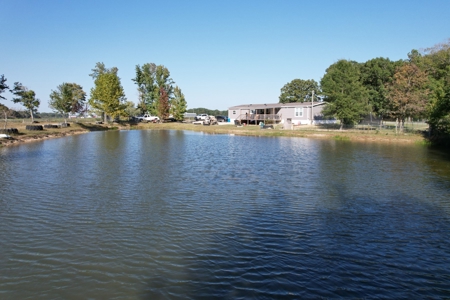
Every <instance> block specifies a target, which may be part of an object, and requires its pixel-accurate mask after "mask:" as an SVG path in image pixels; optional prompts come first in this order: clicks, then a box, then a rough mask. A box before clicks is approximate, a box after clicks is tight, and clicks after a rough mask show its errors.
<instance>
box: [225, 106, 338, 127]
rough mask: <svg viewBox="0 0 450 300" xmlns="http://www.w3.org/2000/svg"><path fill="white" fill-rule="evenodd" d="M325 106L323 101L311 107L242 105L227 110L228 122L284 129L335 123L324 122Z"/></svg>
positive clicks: (331, 121)
mask: <svg viewBox="0 0 450 300" xmlns="http://www.w3.org/2000/svg"><path fill="white" fill-rule="evenodd" d="M326 104H327V103H326V102H324V101H319V102H313V103H312V105H311V102H303V103H300V102H293V103H272V104H244V105H237V106H232V107H230V108H228V118H229V119H230V122H234V121H238V122H240V123H244V124H255V125H257V124H259V123H260V122H264V123H272V124H283V125H284V127H285V128H289V127H291V125H302V124H304V125H306V124H313V125H317V124H324V123H335V122H336V120H334V119H333V120H326V119H325V118H324V116H323V114H322V110H323V109H324V107H325V106H326ZM311 116H313V118H311Z"/></svg>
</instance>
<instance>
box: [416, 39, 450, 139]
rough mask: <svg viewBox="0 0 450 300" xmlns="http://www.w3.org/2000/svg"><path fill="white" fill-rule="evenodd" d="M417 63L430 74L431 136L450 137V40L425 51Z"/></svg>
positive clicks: (429, 117) (429, 110)
mask: <svg viewBox="0 0 450 300" xmlns="http://www.w3.org/2000/svg"><path fill="white" fill-rule="evenodd" d="M415 63H416V64H417V65H418V66H419V68H421V69H422V70H423V71H425V72H426V73H427V74H428V80H429V90H430V94H429V101H428V105H427V109H428V110H427V111H428V116H427V117H428V123H429V125H430V134H431V133H433V135H442V134H444V135H447V136H448V135H450V39H449V40H448V41H447V42H444V43H440V44H437V45H434V46H433V47H430V48H427V49H425V50H424V51H423V55H421V56H420V57H419V59H417V60H416V61H415Z"/></svg>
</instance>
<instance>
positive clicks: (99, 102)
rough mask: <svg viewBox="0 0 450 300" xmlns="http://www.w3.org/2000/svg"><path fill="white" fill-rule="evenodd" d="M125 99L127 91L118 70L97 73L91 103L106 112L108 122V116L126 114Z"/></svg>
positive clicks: (105, 116) (98, 109)
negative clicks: (125, 91)
mask: <svg viewBox="0 0 450 300" xmlns="http://www.w3.org/2000/svg"><path fill="white" fill-rule="evenodd" d="M125 100H126V98H125V93H124V91H123V87H122V85H121V83H120V78H119V76H117V72H106V73H101V74H99V75H97V77H96V79H95V87H94V88H92V89H91V98H90V99H89V104H90V105H91V107H92V108H94V109H95V110H97V111H100V112H102V113H103V114H104V120H105V122H107V116H111V117H113V118H116V117H118V116H120V115H121V114H124V110H125V108H126V104H125V103H124V102H125Z"/></svg>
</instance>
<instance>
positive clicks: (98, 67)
mask: <svg viewBox="0 0 450 300" xmlns="http://www.w3.org/2000/svg"><path fill="white" fill-rule="evenodd" d="M91 71H92V74H89V76H91V77H92V78H93V79H94V80H95V79H97V77H98V76H99V75H101V74H105V73H113V74H116V75H117V72H118V71H119V69H117V68H116V67H112V68H110V69H108V68H106V67H105V64H104V63H102V62H98V63H96V64H95V67H94V68H93V69H92V70H91Z"/></svg>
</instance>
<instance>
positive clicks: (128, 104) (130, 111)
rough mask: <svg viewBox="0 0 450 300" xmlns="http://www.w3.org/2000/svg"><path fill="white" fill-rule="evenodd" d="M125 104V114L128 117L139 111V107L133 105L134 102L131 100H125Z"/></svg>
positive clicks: (137, 113)
mask: <svg viewBox="0 0 450 300" xmlns="http://www.w3.org/2000/svg"><path fill="white" fill-rule="evenodd" d="M125 106H126V107H125V115H126V116H128V117H132V116H136V115H139V114H140V113H141V110H140V109H139V108H136V107H134V102H132V101H127V102H126V103H125Z"/></svg>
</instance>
